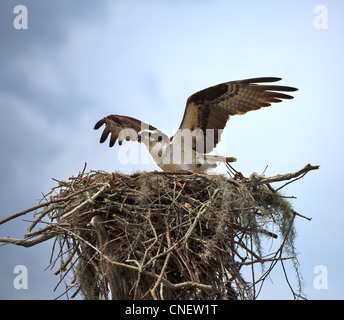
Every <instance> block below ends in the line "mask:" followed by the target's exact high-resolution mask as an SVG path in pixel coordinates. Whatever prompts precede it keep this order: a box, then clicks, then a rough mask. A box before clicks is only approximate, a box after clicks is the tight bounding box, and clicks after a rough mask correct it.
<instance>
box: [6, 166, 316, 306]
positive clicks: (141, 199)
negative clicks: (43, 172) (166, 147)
mask: <svg viewBox="0 0 344 320" xmlns="http://www.w3.org/2000/svg"><path fill="white" fill-rule="evenodd" d="M306 167H307V166H306ZM306 167H305V168H306ZM305 168H304V169H302V170H304V171H302V170H300V171H299V172H297V173H295V174H293V175H292V176H291V177H288V178H286V177H285V178H286V179H291V178H293V177H294V178H295V177H298V178H296V179H299V178H300V176H301V175H302V174H303V175H304V174H305V173H306V172H308V171H309V170H312V168H313V169H314V168H315V167H311V166H310V167H308V168H309V170H305ZM274 178H275V180H273V179H272V180H271V179H270V180H269V179H268V178H265V177H262V176H258V175H252V176H251V178H250V179H242V180H241V181H238V180H234V179H231V178H228V177H225V176H222V175H220V176H212V175H204V174H196V173H188V172H179V173H178V172H174V173H173V172H172V173H164V172H144V173H134V174H132V175H125V174H121V173H118V172H117V173H111V174H109V173H107V172H103V171H91V172H88V173H85V172H84V171H83V172H81V173H79V174H78V176H77V177H71V178H69V180H68V181H57V180H56V181H57V182H58V186H56V187H55V188H53V189H52V191H51V192H50V193H49V194H47V195H46V196H45V197H44V198H43V199H42V200H44V201H45V202H44V203H41V204H39V205H38V206H36V207H34V208H31V209H28V210H26V211H25V212H22V213H19V214H17V215H15V217H17V216H19V215H22V214H26V213H27V212H30V211H31V210H32V211H33V210H34V209H35V212H36V213H35V220H34V222H33V223H32V224H31V226H30V227H29V228H28V230H29V232H30V233H28V234H27V235H25V239H24V240H18V239H12V238H0V242H1V241H2V242H10V243H11V242H12V243H14V244H17V245H24V246H32V245H36V244H38V243H40V242H43V241H46V240H48V239H51V238H54V239H55V241H54V244H53V247H52V255H51V261H50V263H51V265H50V266H51V268H53V267H55V268H56V267H57V271H56V272H55V274H57V275H59V276H60V280H59V282H58V284H57V286H59V285H60V284H61V283H65V285H66V290H65V292H64V294H66V295H67V297H69V295H70V294H71V293H72V294H71V296H72V297H74V296H75V295H76V294H77V293H78V292H81V294H82V295H83V297H84V298H85V299H108V298H112V299H255V298H256V297H257V296H258V294H259V292H260V289H261V286H262V284H263V283H264V280H265V279H266V277H267V276H268V275H269V273H270V272H271V270H272V268H273V267H274V266H275V264H276V263H277V262H280V263H282V264H283V262H284V261H285V260H287V259H290V260H292V261H294V266H297V260H296V255H295V249H294V243H293V241H294V238H295V230H294V218H295V216H296V215H299V214H297V213H296V212H295V211H294V210H293V209H292V207H291V205H290V203H289V202H288V201H287V199H286V198H285V197H284V196H282V195H281V194H280V193H278V192H276V190H275V189H273V188H272V187H271V185H270V183H269V181H281V180H283V179H281V176H276V177H274ZM296 179H295V180H296ZM300 216H301V215H300ZM12 218H14V216H12V217H9V218H8V219H12ZM47 220H49V221H47ZM0 223H1V222H0ZM37 224H40V225H42V224H43V227H42V228H40V229H38V230H37V231H32V230H33V229H34V228H35V227H36V225H37ZM4 239H8V240H7V241H5V240H4ZM266 239H278V240H274V241H279V245H278V249H277V251H275V252H273V253H269V254H267V255H265V253H264V252H263V251H264V250H263V249H262V244H263V243H264V240H266ZM270 245H271V242H270V244H269V246H270ZM255 264H260V265H261V266H262V267H263V268H262V270H263V271H262V274H261V276H260V277H257V275H255V273H254V268H253V266H254V265H255ZM266 265H268V267H266ZM244 266H246V268H249V270H251V271H250V272H251V279H250V280H251V281H248V280H247V279H246V278H244V276H243V275H242V271H243V270H242V268H244ZM296 274H297V277H298V279H299V280H300V275H299V272H298V270H297V268H296ZM286 280H287V282H288V279H287V276H286ZM299 282H300V281H299ZM288 284H289V282H288ZM290 288H291V286H290ZM291 291H292V293H293V294H294V297H297V296H298V295H299V294H300V293H296V292H295V291H294V290H293V289H292V288H291Z"/></svg>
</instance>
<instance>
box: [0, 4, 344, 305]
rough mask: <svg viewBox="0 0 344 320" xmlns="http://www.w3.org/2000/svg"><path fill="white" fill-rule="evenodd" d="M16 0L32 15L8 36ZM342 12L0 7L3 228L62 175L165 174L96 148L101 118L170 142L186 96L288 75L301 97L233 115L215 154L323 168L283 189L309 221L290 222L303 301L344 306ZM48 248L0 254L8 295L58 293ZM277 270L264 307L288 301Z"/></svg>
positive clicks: (244, 165) (275, 167)
mask: <svg viewBox="0 0 344 320" xmlns="http://www.w3.org/2000/svg"><path fill="white" fill-rule="evenodd" d="M18 4H22V5H26V7H27V9H28V29H27V30H16V29H15V28H14V26H13V20H14V18H15V17H16V14H14V13H13V9H14V7H15V6H16V5H18ZM317 5H323V6H325V7H326V9H327V11H328V21H327V22H328V28H327V29H317V28H315V26H314V20H315V19H316V18H317V16H318V14H319V13H318V14H317V13H315V12H314V9H315V8H316V6H317ZM343 13H344V2H343V1H331V0H323V1H322V0H320V1H318V0H316V1H313V0H308V1H299V0H297V1H296V0H286V1H283V0H281V1H267V0H266V1H253V0H252V1H240V2H239V1H228V0H227V1H195V0H189V1H157V0H155V1H153V0H151V1H127V0H126V1H124V0H123V1H110V0H109V1H105V0H104V1H85V0H83V1H80V0H75V1H67V0H50V1H43V0H31V1H25V0H20V1H19V0H18V1H13V0H1V2H0V44H1V45H0V110H1V117H0V136H1V140H0V148H1V156H0V168H1V169H2V174H1V180H0V188H1V192H0V203H1V211H0V219H2V218H4V217H7V216H8V215H10V214H13V213H16V212H19V211H22V210H24V209H26V208H29V207H32V206H34V205H36V204H37V202H38V200H39V199H40V198H41V197H42V193H47V192H49V191H50V189H51V188H52V187H53V186H55V185H56V182H54V181H53V180H52V179H51V178H57V179H68V177H70V176H72V175H76V174H77V173H78V172H79V171H81V170H82V168H83V166H84V163H85V162H87V170H91V169H95V170H98V169H101V170H106V171H110V172H111V171H115V170H120V171H123V172H126V173H131V172H133V171H135V170H154V169H156V168H157V167H156V165H155V164H153V163H151V162H150V163H149V164H126V165H125V164H122V163H120V161H119V159H118V153H119V151H120V149H119V147H118V145H116V146H115V147H114V148H111V149H110V148H108V145H107V143H106V144H103V145H101V144H99V138H100V134H101V132H99V131H94V130H93V126H94V124H95V122H96V121H98V120H99V119H100V118H102V117H103V116H105V115H108V114H112V113H114V114H123V115H129V116H133V117H136V118H138V119H141V120H143V121H146V122H149V123H151V124H152V125H154V126H156V127H159V128H161V129H164V130H165V131H166V132H167V133H168V134H170V135H172V134H173V132H174V130H176V129H177V128H178V126H179V123H180V121H181V118H182V115H183V112H184V107H185V102H186V99H187V98H188V96H190V95H191V94H192V93H194V92H196V91H198V90H200V89H203V88H206V87H208V86H212V85H215V84H218V83H221V82H225V81H230V80H239V79H245V78H251V77H261V76H276V77H282V78H283V80H282V81H281V84H284V85H289V86H294V87H297V88H299V91H298V92H296V93H295V94H294V96H295V99H294V100H291V101H285V102H283V103H281V104H278V105H274V106H273V107H270V108H267V109H264V110H259V111H256V112H251V113H249V114H247V115H245V116H236V117H232V118H231V120H230V122H229V123H228V125H227V128H226V130H225V137H224V140H223V142H222V145H220V149H219V151H218V152H219V153H220V152H221V153H223V152H225V153H226V154H225V155H226V156H235V157H237V158H238V162H237V163H236V165H235V167H236V169H237V170H239V171H241V172H243V173H244V175H246V176H248V175H250V174H251V173H252V172H258V173H262V172H263V171H264V168H265V167H266V165H268V169H267V171H266V175H275V174H278V173H287V172H294V171H296V170H298V169H301V168H302V167H303V166H305V165H306V164H307V163H311V164H313V165H317V164H318V165H321V168H320V170H318V171H315V172H311V173H309V174H308V175H306V176H305V177H304V178H303V179H302V180H299V181H298V182H295V183H294V184H291V185H289V186H288V187H286V188H285V189H284V190H285V192H286V193H287V194H288V195H294V196H297V199H296V200H293V205H294V209H295V210H296V211H298V212H300V213H302V214H304V215H306V216H309V217H312V221H311V222H309V221H306V220H303V219H296V228H297V231H298V238H297V240H296V247H297V250H298V252H299V256H298V258H299V262H300V264H301V272H302V275H303V277H304V280H305V282H306V286H305V293H306V294H307V296H308V297H309V298H310V299H343V298H344V278H343V272H342V268H343V263H344V256H343V248H342V247H343V230H342V229H343V224H344V218H343V216H344V215H343V213H344V212H343V211H344V210H343V209H344V205H343V200H342V198H343V191H344V173H343V163H344V152H343V143H342V139H343V136H344V126H343V116H344V111H343V105H342V97H341V93H342V92H343V80H342V73H343V63H344V60H343V57H344V42H343V32H344V19H343ZM131 148H132V149H130V150H137V145H136V144H131ZM130 150H129V152H130ZM144 152H145V151H144V150H142V151H139V153H140V154H141V153H142V154H143V155H144ZM219 172H224V169H223V168H222V169H221V168H220V169H219ZM23 218H24V219H28V220H29V219H31V218H32V216H28V217H23ZM27 227H28V222H23V221H22V220H18V221H13V222H11V223H8V224H5V225H1V226H0V236H12V237H18V238H22V237H23V235H24V234H25V233H26V228H27ZM51 245H52V241H49V242H47V243H44V244H41V245H39V246H36V247H33V248H28V249H25V248H20V247H15V246H3V247H0V298H1V299H9V298H11V299H27V298H31V299H52V298H54V297H56V296H58V294H59V293H60V292H61V290H60V291H59V290H57V291H56V292H53V288H54V286H55V285H56V284H57V282H58V277H56V276H54V275H53V273H54V270H53V271H52V270H46V271H44V269H45V268H46V266H47V265H48V264H49V258H50V250H51ZM16 265H25V266H26V267H27V269H28V275H29V278H28V285H29V289H28V290H16V289H15V288H14V287H13V279H14V277H15V276H16V275H15V274H14V273H13V269H14V267H15V266H16ZM318 265H323V266H325V267H326V268H327V270H328V289H325V290H324V289H322V290H319V289H316V288H314V286H313V281H314V279H315V277H316V276H317V275H316V274H315V273H314V268H315V267H316V266H318ZM280 269H281V268H280V267H278V268H277V269H276V270H275V271H274V272H273V273H272V277H271V281H270V280H269V281H267V284H266V288H265V289H263V292H262V294H261V296H260V298H264V299H276V298H277V299H291V298H292V294H291V293H290V290H289V288H288V286H287V284H286V282H285V280H284V276H283V273H282V272H281V270H280ZM289 280H290V281H291V282H293V281H294V276H293V273H292V271H290V273H289Z"/></svg>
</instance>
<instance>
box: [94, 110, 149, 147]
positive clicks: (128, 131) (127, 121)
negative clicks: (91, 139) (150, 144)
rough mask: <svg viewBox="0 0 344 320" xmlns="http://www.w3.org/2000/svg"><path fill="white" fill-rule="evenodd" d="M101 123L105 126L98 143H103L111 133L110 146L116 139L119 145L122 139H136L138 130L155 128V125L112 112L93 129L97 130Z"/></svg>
mask: <svg viewBox="0 0 344 320" xmlns="http://www.w3.org/2000/svg"><path fill="white" fill-rule="evenodd" d="M103 124H105V128H104V131H103V133H102V135H101V137H100V143H103V142H104V141H105V140H106V139H107V137H108V136H109V134H110V133H111V137H110V142H109V146H110V147H112V146H113V145H114V144H115V142H116V140H118V144H119V145H121V144H122V142H123V141H124V140H126V141H136V140H137V134H138V132H139V131H141V130H143V129H149V130H156V128H155V127H153V126H151V125H149V124H147V123H145V122H143V121H140V120H137V119H135V118H131V117H126V116H119V115H113V114H112V115H109V116H107V117H104V118H103V119H101V120H99V121H98V122H97V123H96V125H95V126H94V129H95V130H98V129H99V128H100V127H101V126H102V125H103Z"/></svg>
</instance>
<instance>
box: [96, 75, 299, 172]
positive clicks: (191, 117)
mask: <svg viewBox="0 0 344 320" xmlns="http://www.w3.org/2000/svg"><path fill="white" fill-rule="evenodd" d="M279 80H281V78H273V77H269V78H253V79H246V80H240V81H230V82H226V83H222V84H218V85H216V86H213V87H209V88H207V89H204V90H201V91H198V92H196V93H194V94H193V95H191V96H190V97H189V98H188V99H187V102H186V107H185V111H184V116H183V119H182V122H181V124H180V127H179V129H178V131H177V133H176V134H175V135H174V136H172V137H171V138H170V139H168V137H167V136H166V135H165V134H163V133H162V132H161V131H159V130H158V129H156V128H155V127H153V126H151V125H149V124H147V123H144V122H142V121H139V120H137V119H135V118H131V117H126V116H119V115H109V116H107V117H104V118H103V119H101V120H100V121H98V122H97V123H96V125H95V127H94V129H99V128H100V127H101V126H102V125H103V124H105V129H104V131H103V134H102V136H101V139H100V142H101V143H102V142H104V141H105V140H106V139H107V137H108V135H109V134H111V137H110V147H112V146H113V145H114V144H115V142H116V140H118V141H119V144H120V145H121V144H122V141H124V140H128V141H129V140H130V141H136V140H137V139H138V137H139V139H141V140H142V142H144V143H145V144H146V146H147V147H148V149H149V151H150V152H151V154H152V156H153V158H154V160H155V161H156V162H157V164H158V165H159V166H160V167H161V168H162V169H163V170H174V169H186V170H193V171H205V170H207V169H208V168H210V167H215V166H216V162H221V161H226V160H229V159H228V158H225V157H221V156H210V155H206V154H207V153H209V152H211V151H212V150H213V149H214V148H215V146H216V145H217V144H218V142H219V141H220V138H221V133H222V131H223V129H224V128H225V126H226V124H227V121H228V120H229V118H230V116H233V115H237V114H239V115H242V114H245V113H246V112H248V111H251V110H258V109H260V108H262V107H268V106H270V105H271V103H275V102H281V101H282V99H293V97H292V96H290V95H288V94H285V93H282V92H292V91H296V90H297V89H296V88H293V87H286V86H279V85H271V84H266V83H267V82H276V81H279ZM281 91H282V92H281ZM186 133H188V134H189V133H191V140H190V141H191V142H190V143H188V144H186V142H185V141H186V140H187V138H185V134H186ZM181 136H182V137H183V138H182V139H181V138H180V137H181ZM177 148H179V149H180V150H178V154H181V157H183V156H184V157H185V153H186V152H189V154H190V157H189V159H188V162H191V163H185V161H183V159H180V158H178V157H176V156H174V157H173V156H172V154H173V153H174V155H176V154H177V153H176V150H177ZM190 152H191V153H190ZM232 160H234V159H233V158H232Z"/></svg>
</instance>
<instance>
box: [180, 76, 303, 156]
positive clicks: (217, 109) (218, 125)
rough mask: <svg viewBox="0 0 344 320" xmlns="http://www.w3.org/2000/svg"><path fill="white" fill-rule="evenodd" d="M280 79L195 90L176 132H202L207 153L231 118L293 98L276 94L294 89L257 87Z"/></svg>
mask: <svg viewBox="0 0 344 320" xmlns="http://www.w3.org/2000/svg"><path fill="white" fill-rule="evenodd" d="M279 80H281V78H272V77H269V78H253V79H246V80H240V81H230V82H226V83H222V84H218V85H216V86H213V87H210V88H207V89H204V90H201V91H198V92H196V93H194V94H193V95H192V96H190V97H189V98H188V100H187V102H186V108H185V112H184V117H183V120H182V122H181V124H180V127H179V129H181V130H183V129H189V130H191V131H193V130H195V129H201V130H200V132H201V133H203V136H204V137H205V140H206V141H205V143H204V153H208V152H210V151H212V150H213V149H214V148H215V146H216V145H217V143H218V142H219V141H220V136H221V132H222V131H223V130H222V129H224V128H225V126H226V123H227V121H228V120H229V117H230V116H233V115H236V114H245V113H246V112H248V111H251V110H258V109H260V108H262V107H268V106H270V105H271V103H273V102H281V101H282V99H293V97H292V96H290V95H287V94H285V93H281V92H279V91H287V92H288V91H296V90H298V89H296V88H292V87H286V86H276V85H265V84H263V85H257V83H265V82H275V81H279ZM207 129H208V133H207ZM209 129H210V130H209ZM196 138H197V137H196ZM208 140H209V141H208Z"/></svg>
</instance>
